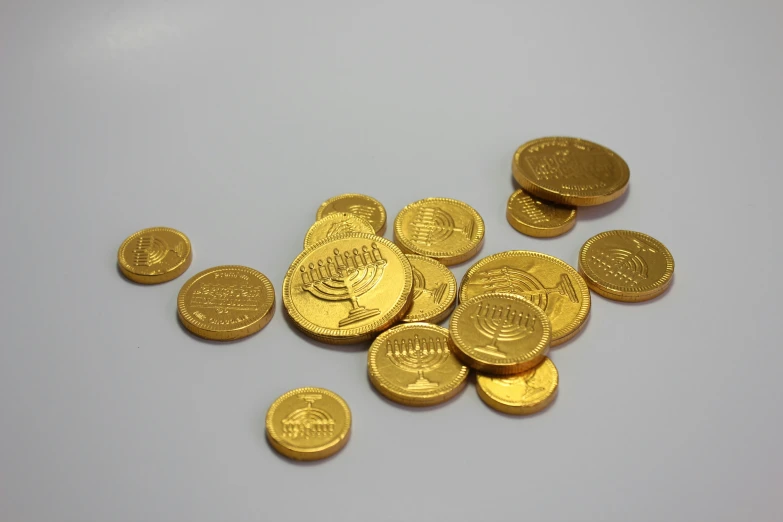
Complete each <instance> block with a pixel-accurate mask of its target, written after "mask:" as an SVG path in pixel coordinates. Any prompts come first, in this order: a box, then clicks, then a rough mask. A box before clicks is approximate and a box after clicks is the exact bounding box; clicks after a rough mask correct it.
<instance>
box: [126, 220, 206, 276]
mask: <svg viewBox="0 0 783 522" xmlns="http://www.w3.org/2000/svg"><path fill="white" fill-rule="evenodd" d="M192 259H193V252H192V251H191V248H190V240H189V239H188V236H186V235H185V234H183V233H182V232H180V231H179V230H174V229H173V228H167V227H154V228H145V229H144V230H139V231H138V232H136V233H135V234H133V235H131V236H130V237H129V238H128V239H126V240H125V241H123V242H122V245H120V249H119V251H118V252H117V264H118V265H119V267H120V271H121V272H122V274H123V275H124V276H125V277H127V278H128V279H130V280H131V281H135V282H136V283H142V284H145V285H151V284H156V283H165V282H166V281H171V280H172V279H174V278H176V277H179V276H180V275H182V274H183V273H184V272H185V270H187V269H188V267H189V266H190V262H191V260H192Z"/></svg>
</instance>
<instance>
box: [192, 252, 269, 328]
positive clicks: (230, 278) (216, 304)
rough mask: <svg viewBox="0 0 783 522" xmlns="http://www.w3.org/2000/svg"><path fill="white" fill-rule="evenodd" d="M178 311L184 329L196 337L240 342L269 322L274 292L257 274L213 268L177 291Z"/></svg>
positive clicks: (235, 268) (238, 268) (232, 267)
mask: <svg viewBox="0 0 783 522" xmlns="http://www.w3.org/2000/svg"><path fill="white" fill-rule="evenodd" d="M177 311H178V315H179V319H180V321H182V324H183V325H184V326H185V328H187V329H188V330H190V331H191V332H193V333H194V334H196V335H198V336H199V337H203V338H205V339H211V340H213V341H232V340H234V339H241V338H242V337H247V336H248V335H251V334H254V333H256V332H257V331H259V330H260V329H261V328H263V327H264V326H266V325H267V324H268V323H269V321H271V320H272V316H273V315H274V313H275V289H274V288H273V287H272V283H271V282H270V281H269V279H267V277H266V276H265V275H264V274H262V273H261V272H259V271H258V270H253V269H252V268H247V267H245V266H237V265H224V266H216V267H214V268H210V269H208V270H204V271H203V272H199V273H198V274H196V275H194V276H193V277H191V278H190V279H188V282H187V283H185V284H184V285H183V286H182V289H181V290H180V291H179V297H178V298H177Z"/></svg>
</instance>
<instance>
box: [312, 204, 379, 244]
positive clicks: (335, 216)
mask: <svg viewBox="0 0 783 522" xmlns="http://www.w3.org/2000/svg"><path fill="white" fill-rule="evenodd" d="M356 233H360V234H375V229H374V228H373V226H372V225H371V224H370V223H369V221H367V220H366V219H364V218H360V217H359V216H355V215H353V214H351V213H349V212H334V213H332V214H327V215H325V216H324V217H322V218H321V219H319V220H318V221H316V222H315V223H313V226H311V227H310V230H308V231H307V234H306V235H305V239H304V247H305V248H307V247H309V246H310V245H312V244H314V243H318V242H319V241H321V240H323V239H326V238H327V237H332V236H336V235H338V234H356Z"/></svg>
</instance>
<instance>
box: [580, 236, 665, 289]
mask: <svg viewBox="0 0 783 522" xmlns="http://www.w3.org/2000/svg"><path fill="white" fill-rule="evenodd" d="M579 271H580V272H581V273H582V275H583V276H584V277H585V280H586V281H587V284H588V286H589V287H590V288H591V289H592V290H593V291H594V292H596V293H598V294H601V295H602V296H604V297H608V298H609V299H614V300H615V301H627V302H634V301H646V300H648V299H652V298H653V297H656V296H657V295H659V294H661V293H663V292H664V291H665V290H666V288H668V286H669V283H671V282H672V276H673V275H674V258H673V257H672V254H671V252H669V249H668V248H666V247H665V246H664V245H663V243H661V242H660V241H658V240H657V239H655V238H653V237H650V236H648V235H647V234H642V233H641V232H632V231H630V230H610V231H609V232H602V233H600V234H598V235H597V236H593V237H591V238H590V239H588V240H587V242H586V243H585V244H584V245H582V249H581V250H580V251H579Z"/></svg>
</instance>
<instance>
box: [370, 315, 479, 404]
mask: <svg viewBox="0 0 783 522" xmlns="http://www.w3.org/2000/svg"><path fill="white" fill-rule="evenodd" d="M448 340H449V331H448V330H446V329H445V328H441V327H440V326H435V325H433V324H427V323H412V324H402V325H398V326H395V327H393V328H391V329H389V330H386V331H385V332H383V333H382V334H381V335H379V336H378V337H376V338H375V341H373V343H372V346H370V351H369V352H368V353H367V367H368V373H369V376H370V382H372V385H373V386H374V387H375V389H376V390H378V392H380V393H381V394H382V395H384V396H386V397H387V398H389V399H391V400H393V401H395V402H399V403H401V404H407V405H409V406H432V405H434V404H440V403H441V402H445V401H447V400H449V399H450V398H452V397H454V396H455V395H456V394H457V393H459V392H460V390H462V388H464V387H465V383H466V382H467V377H468V368H467V367H466V366H465V365H463V364H462V363H461V362H460V361H459V360H458V359H457V358H456V357H455V356H454V354H452V353H451V349H449V346H448V344H449V343H448Z"/></svg>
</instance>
